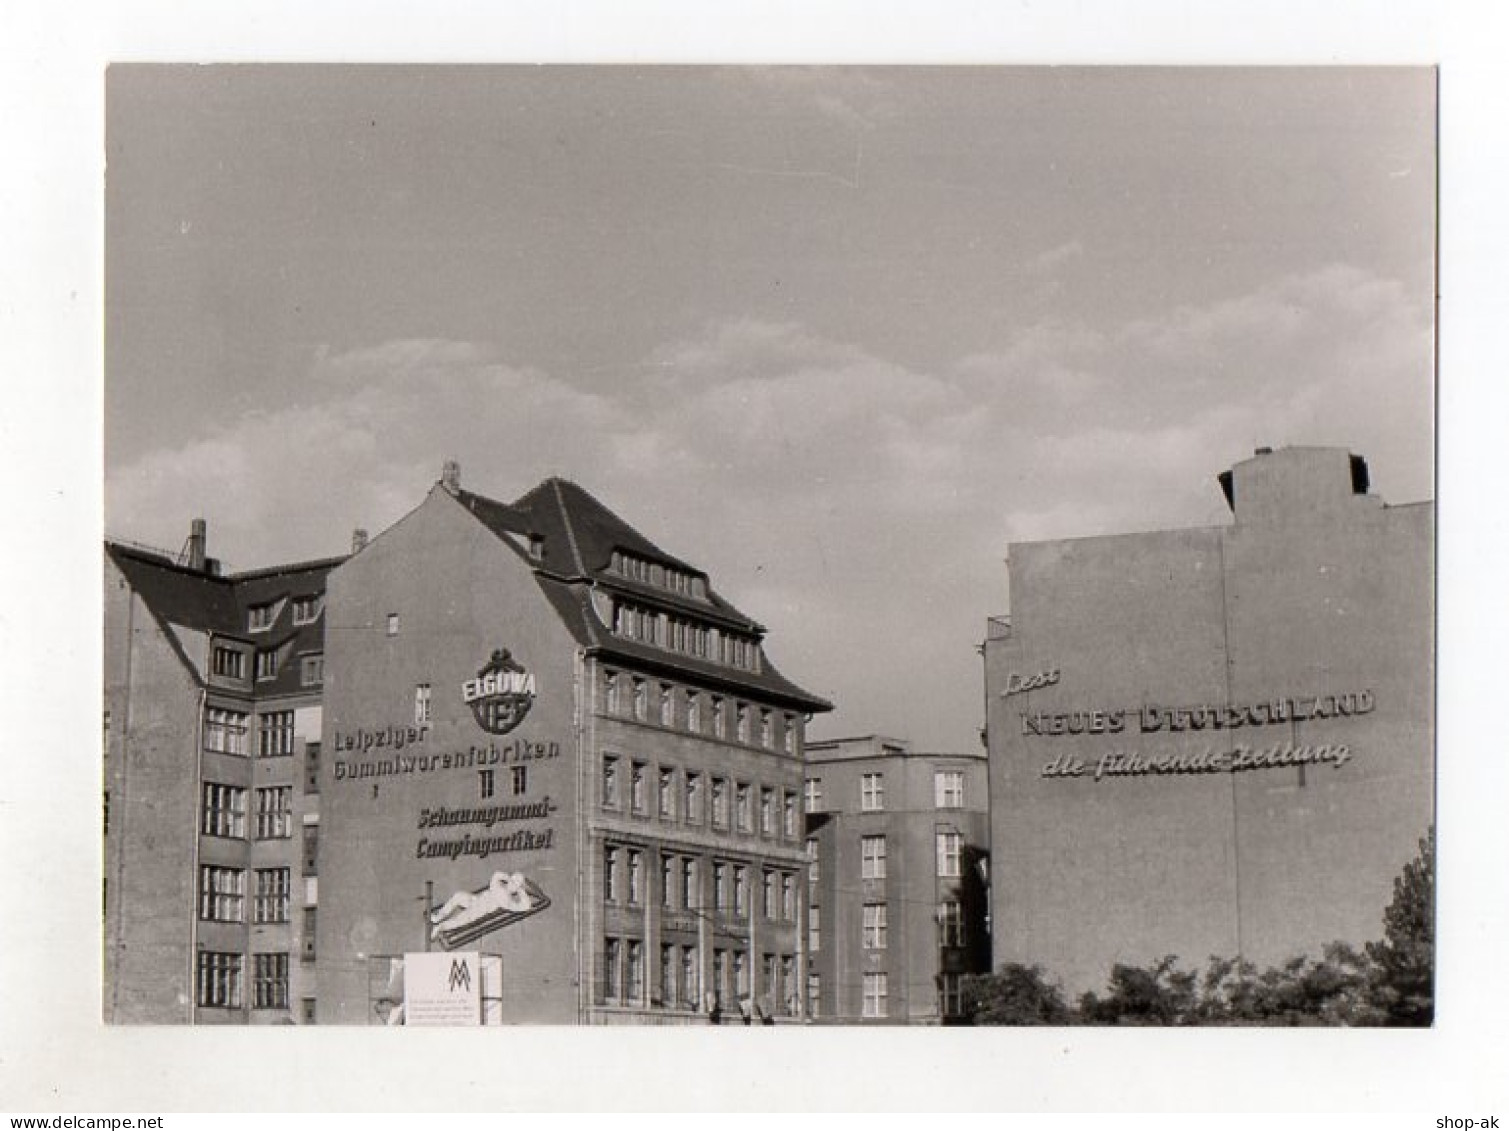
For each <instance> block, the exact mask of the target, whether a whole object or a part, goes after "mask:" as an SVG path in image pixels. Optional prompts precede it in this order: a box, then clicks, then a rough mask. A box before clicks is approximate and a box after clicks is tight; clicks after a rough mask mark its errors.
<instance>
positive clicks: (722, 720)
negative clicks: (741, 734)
mask: <svg viewBox="0 0 1509 1131" xmlns="http://www.w3.org/2000/svg"><path fill="white" fill-rule="evenodd" d="M708 714H709V715H711V716H712V720H713V737H714V738H727V737H728V719H727V716H726V715H725V714H724V711H723V696H721V695H714V696H713V698H712V702H711V703H710V704H709V705H708Z"/></svg>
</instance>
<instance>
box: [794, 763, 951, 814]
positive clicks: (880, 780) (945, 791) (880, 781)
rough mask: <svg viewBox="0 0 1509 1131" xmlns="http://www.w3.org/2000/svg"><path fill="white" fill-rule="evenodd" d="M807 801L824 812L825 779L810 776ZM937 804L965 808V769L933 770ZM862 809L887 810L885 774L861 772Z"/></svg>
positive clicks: (809, 809)
mask: <svg viewBox="0 0 1509 1131" xmlns="http://www.w3.org/2000/svg"><path fill="white" fill-rule="evenodd" d="M805 801H806V805H807V812H809V813H822V812H824V811H825V809H824V806H823V779H822V778H808V779H807V787H806V796H805ZM933 804H934V805H935V806H936V807H937V808H939V809H962V808H964V773H963V771H962V770H937V771H935V772H934V774H933ZM859 809H860V812H862V813H880V812H884V811H885V774H884V773H873V774H861V775H860V779H859Z"/></svg>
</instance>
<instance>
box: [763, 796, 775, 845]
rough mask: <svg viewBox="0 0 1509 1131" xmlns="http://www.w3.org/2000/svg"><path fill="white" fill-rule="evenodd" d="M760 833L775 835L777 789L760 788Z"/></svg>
mask: <svg viewBox="0 0 1509 1131" xmlns="http://www.w3.org/2000/svg"><path fill="white" fill-rule="evenodd" d="M760 835H761V836H775V790H773V789H764V788H762V789H761V790H760Z"/></svg>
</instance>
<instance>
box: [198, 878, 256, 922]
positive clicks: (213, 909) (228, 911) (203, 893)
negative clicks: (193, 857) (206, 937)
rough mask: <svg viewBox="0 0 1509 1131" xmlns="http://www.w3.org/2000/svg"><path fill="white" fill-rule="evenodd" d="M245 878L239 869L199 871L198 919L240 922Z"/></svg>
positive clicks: (244, 892)
mask: <svg viewBox="0 0 1509 1131" xmlns="http://www.w3.org/2000/svg"><path fill="white" fill-rule="evenodd" d="M245 882H246V877H245V875H244V874H243V873H242V872H241V870H240V869H239V868H218V867H215V866H214V865H211V864H206V865H203V866H202V867H201V868H200V869H199V917H200V918H201V919H206V920H209V921H210V922H214V923H239V922H241V905H242V900H243V898H244V897H245V894H246V891H245Z"/></svg>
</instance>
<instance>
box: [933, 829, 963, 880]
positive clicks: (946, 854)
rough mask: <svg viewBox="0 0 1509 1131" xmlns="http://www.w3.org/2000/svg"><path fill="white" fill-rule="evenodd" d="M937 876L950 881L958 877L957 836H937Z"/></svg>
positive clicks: (955, 834)
mask: <svg viewBox="0 0 1509 1131" xmlns="http://www.w3.org/2000/svg"><path fill="white" fill-rule="evenodd" d="M938 875H939V876H941V877H943V878H945V879H952V878H955V877H957V876H958V875H959V834H958V833H939V834H938Z"/></svg>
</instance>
